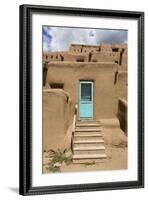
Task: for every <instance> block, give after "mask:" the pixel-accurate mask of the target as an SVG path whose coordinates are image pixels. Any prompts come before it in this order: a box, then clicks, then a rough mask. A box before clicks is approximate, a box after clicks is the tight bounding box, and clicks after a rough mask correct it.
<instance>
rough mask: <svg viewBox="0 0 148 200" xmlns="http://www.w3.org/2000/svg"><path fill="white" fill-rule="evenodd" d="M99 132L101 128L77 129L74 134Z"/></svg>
mask: <svg viewBox="0 0 148 200" xmlns="http://www.w3.org/2000/svg"><path fill="white" fill-rule="evenodd" d="M97 131H98V132H100V131H102V128H77V127H76V129H75V132H97Z"/></svg>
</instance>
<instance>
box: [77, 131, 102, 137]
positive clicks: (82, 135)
mask: <svg viewBox="0 0 148 200" xmlns="http://www.w3.org/2000/svg"><path fill="white" fill-rule="evenodd" d="M93 136H94V137H97V136H98V137H101V136H103V134H102V133H100V132H99V133H98V132H75V134H74V137H93Z"/></svg>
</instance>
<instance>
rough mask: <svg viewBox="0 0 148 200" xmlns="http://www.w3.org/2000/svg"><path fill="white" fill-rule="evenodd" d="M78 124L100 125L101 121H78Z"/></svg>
mask: <svg viewBox="0 0 148 200" xmlns="http://www.w3.org/2000/svg"><path fill="white" fill-rule="evenodd" d="M76 124H100V122H99V121H96V120H85V119H84V120H77V121H76Z"/></svg>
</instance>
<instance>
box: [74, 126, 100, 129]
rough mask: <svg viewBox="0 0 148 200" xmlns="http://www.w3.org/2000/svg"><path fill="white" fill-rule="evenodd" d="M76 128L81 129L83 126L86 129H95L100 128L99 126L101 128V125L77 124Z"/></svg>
mask: <svg viewBox="0 0 148 200" xmlns="http://www.w3.org/2000/svg"><path fill="white" fill-rule="evenodd" d="M76 128H80V129H83V128H84V129H87V128H89V129H93V128H94V129H99V128H101V126H96V125H95V126H94V125H92V126H90V125H88V126H86V125H85V126H81V125H76Z"/></svg>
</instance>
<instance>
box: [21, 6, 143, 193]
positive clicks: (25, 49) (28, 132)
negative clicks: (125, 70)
mask: <svg viewBox="0 0 148 200" xmlns="http://www.w3.org/2000/svg"><path fill="white" fill-rule="evenodd" d="M33 13H38V14H48V13H52V14H56V15H67V16H69V15H78V16H90V17H94V16H95V17H108V18H122V19H136V20H137V21H138V77H137V79H138V172H137V173H138V180H137V181H125V182H107V183H91V184H88V183H84V184H73V185H58V186H46V187H44V186H41V187H33V186H32V154H31V152H32V114H31V113H32V112H31V111H32V87H31V86H32V66H31V60H32V52H31V40H32V35H31V27H32V14H33ZM19 147H20V150H19V151H20V156H19V159H20V162H19V163H20V174H19V177H20V179H19V193H20V194H21V195H37V194H38V195H39V194H51V193H67V192H85V191H87V192H88V191H99V190H117V189H131V188H142V187H144V13H143V12H137V11H119V10H98V9H88V8H70V7H52V6H40V5H21V6H20V145H19Z"/></svg>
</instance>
